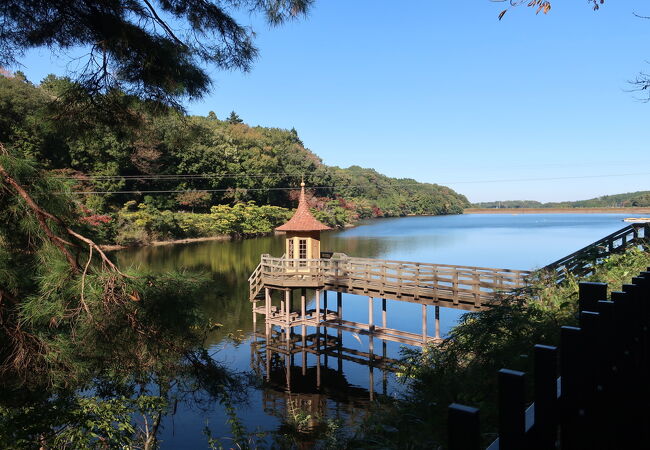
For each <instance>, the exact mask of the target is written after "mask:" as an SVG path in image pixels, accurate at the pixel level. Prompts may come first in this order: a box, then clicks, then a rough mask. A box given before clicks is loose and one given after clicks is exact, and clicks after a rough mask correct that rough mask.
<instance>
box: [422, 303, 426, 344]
mask: <svg viewBox="0 0 650 450" xmlns="http://www.w3.org/2000/svg"><path fill="white" fill-rule="evenodd" d="M422 343H423V344H426V343H427V305H425V304H422Z"/></svg>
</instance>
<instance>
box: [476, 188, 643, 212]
mask: <svg viewBox="0 0 650 450" xmlns="http://www.w3.org/2000/svg"><path fill="white" fill-rule="evenodd" d="M634 206H638V207H646V206H650V191H637V192H628V193H625V194H614V195H604V196H602V197H596V198H590V199H588V200H578V201H574V202H548V203H541V202H538V201H535V200H506V201H500V202H482V203H474V204H473V205H472V207H473V208H625V207H634Z"/></svg>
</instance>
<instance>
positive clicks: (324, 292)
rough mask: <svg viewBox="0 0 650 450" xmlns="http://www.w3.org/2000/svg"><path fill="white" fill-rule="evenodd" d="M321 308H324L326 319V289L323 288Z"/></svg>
mask: <svg viewBox="0 0 650 450" xmlns="http://www.w3.org/2000/svg"><path fill="white" fill-rule="evenodd" d="M323 309H324V310H325V320H327V290H323Z"/></svg>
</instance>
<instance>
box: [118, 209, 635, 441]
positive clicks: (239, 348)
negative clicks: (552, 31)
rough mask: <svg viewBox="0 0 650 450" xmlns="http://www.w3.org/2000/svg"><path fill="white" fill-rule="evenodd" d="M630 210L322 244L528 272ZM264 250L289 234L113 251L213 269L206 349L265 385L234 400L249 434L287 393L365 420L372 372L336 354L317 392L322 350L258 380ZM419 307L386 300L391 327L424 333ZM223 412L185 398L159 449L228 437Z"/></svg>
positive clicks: (418, 227) (399, 222) (422, 224)
mask: <svg viewBox="0 0 650 450" xmlns="http://www.w3.org/2000/svg"><path fill="white" fill-rule="evenodd" d="M624 217H625V216H624V215H618V214H522V215H505V214H504V215H501V214H495V215H489V214H476V215H462V216H438V217H408V218H398V219H378V220H373V221H368V222H366V223H363V224H362V225H361V226H358V227H356V228H351V229H348V230H344V231H333V232H327V233H323V237H322V246H321V247H322V250H330V251H336V252H343V253H346V254H348V255H351V256H359V257H369V258H382V259H393V260H405V261H418V262H431V263H441V264H458V265H470V266H483V267H496V268H511V269H528V270H529V269H534V268H538V267H542V266H544V265H546V264H548V263H551V262H553V261H555V260H557V259H559V258H561V257H563V256H565V255H567V254H569V253H572V252H574V251H575V250H577V249H579V248H581V247H584V246H586V245H588V244H590V243H591V242H593V241H595V240H597V239H599V238H601V237H604V236H605V235H607V234H610V233H612V232H614V231H616V230H618V229H620V228H623V227H624V226H625V225H626V224H625V223H623V222H622V221H621V220H622V219H623V218H624ZM262 253H269V254H272V255H275V256H280V255H281V254H282V253H284V244H283V238H282V237H281V236H273V237H264V238H257V239H249V240H244V241H233V242H218V241H212V242H204V243H195V244H186V245H175V246H164V247H152V248H142V249H135V250H125V251H121V252H118V254H117V256H118V260H119V262H120V264H121V265H135V266H142V267H148V268H149V269H151V270H161V271H162V270H168V269H173V268H176V269H181V268H185V269H201V270H207V271H209V272H210V273H212V275H213V277H214V278H215V280H216V281H217V284H218V288H217V289H216V290H215V291H214V292H210V293H207V294H206V297H205V299H204V300H203V310H204V312H205V314H206V315H208V316H209V317H210V318H211V319H212V320H214V321H215V322H218V323H221V324H223V327H222V328H221V329H220V331H219V332H217V333H216V334H214V335H213V336H211V340H210V342H209V345H210V350H211V351H212V352H214V354H215V358H216V359H217V360H219V361H221V362H223V363H224V364H225V365H226V366H227V367H229V368H231V369H233V370H237V371H242V372H244V371H255V370H257V371H258V372H257V374H256V378H257V379H259V380H260V386H259V387H257V388H251V390H250V392H249V393H248V395H247V400H246V401H245V402H240V403H238V404H237V405H236V407H237V413H238V415H239V417H240V418H241V420H242V422H243V423H244V425H245V426H246V427H247V428H248V429H249V431H254V430H257V429H259V430H266V431H273V430H276V429H277V428H278V427H279V426H280V425H281V422H282V419H283V417H286V415H287V406H286V405H287V401H289V400H291V401H294V402H298V403H302V404H310V405H312V406H311V408H312V409H311V410H310V411H311V412H312V413H313V412H314V411H315V412H316V413H317V414H318V415H319V416H321V417H323V416H327V417H338V418H340V419H342V420H344V421H348V420H354V419H358V418H360V417H361V416H362V415H363V413H364V410H365V408H366V407H367V405H368V402H369V401H370V394H369V388H370V384H371V382H370V380H371V376H370V371H369V369H368V367H366V366H363V365H360V364H357V363H354V362H351V361H342V362H339V361H338V360H337V359H336V358H333V357H331V356H330V357H329V358H328V359H327V360H325V359H324V357H321V363H320V364H321V368H320V371H321V386H320V389H317V388H316V382H315V379H316V356H315V355H308V357H307V360H306V367H307V372H306V376H302V375H301V366H302V361H301V360H300V355H296V356H297V358H296V360H295V361H294V364H295V367H294V368H293V369H292V370H291V377H292V385H291V390H289V389H287V386H286V378H285V375H284V374H286V371H285V372H282V373H280V372H278V371H275V372H273V371H272V372H273V373H272V377H271V382H270V383H265V384H264V383H262V380H263V377H262V375H263V374H264V367H260V366H261V365H260V364H259V363H257V362H256V361H255V358H254V357H253V356H254V354H255V352H254V351H253V348H254V347H253V348H252V347H251V343H252V342H253V341H254V340H255V337H254V336H253V324H252V314H251V304H250V302H249V301H248V281H247V279H248V277H249V275H250V274H251V273H252V271H253V270H254V269H255V267H256V266H257V264H258V263H259V258H260V255H261V254H262ZM313 303H314V299H313V298H312V299H311V300H310V305H309V306H308V307H313ZM330 308H331V306H330ZM379 308H380V302H379V301H377V302H376V304H375V309H376V311H375V317H381V316H380V309H379ZM343 311H344V316H345V318H346V319H347V320H354V321H359V322H364V323H367V321H368V300H367V298H366V297H359V296H354V295H344V298H343ZM420 311H421V308H420V306H419V305H414V304H409V303H405V302H397V301H388V327H390V328H397V329H401V330H405V331H412V332H416V333H420V332H421V318H420V317H421V316H420V314H421V313H420ZM460 314H461V312H459V311H455V310H451V309H448V308H441V328H442V333H447V332H448V331H449V329H450V328H451V327H452V326H453V325H454V323H456V321H457V320H458V317H459V315H460ZM260 319H262V317H261V316H260ZM429 319H430V322H431V323H430V324H429V325H428V328H429V330H432V329H433V314H429ZM260 325H261V323H258V327H259V326H260ZM260 328H261V327H260ZM308 331H309V332H313V331H314V330H308ZM343 345H344V346H345V347H348V348H353V349H358V350H360V351H367V348H368V342H367V337H365V336H353V335H351V334H349V333H344V334H343ZM375 345H377V344H375ZM376 348H377V347H376ZM399 351H400V346H399V345H398V344H395V343H390V342H389V343H387V355H388V356H389V357H398V356H399ZM262 366H263V365H262ZM372 375H373V377H372V380H373V382H372V391H373V392H375V393H376V394H383V393H385V394H386V395H396V394H397V393H399V392H400V390H401V389H403V387H402V386H401V385H400V384H399V383H398V382H396V380H395V379H394V377H393V375H391V374H384V373H382V371H380V370H378V369H375V370H374V372H373V374H372ZM199 395H200V393H199ZM226 419H227V418H226V415H225V412H224V407H223V406H222V405H219V404H215V405H208V406H207V407H206V405H202V407H200V408H199V407H198V406H197V404H196V403H195V402H192V401H187V402H185V403H183V404H179V405H178V407H177V410H176V413H175V414H174V415H172V416H170V417H167V418H166V419H165V421H164V423H163V426H164V428H163V432H162V434H161V436H160V437H161V439H162V440H163V447H164V448H205V447H206V438H205V436H204V435H203V433H202V430H203V429H204V427H205V426H206V424H207V425H208V426H209V427H210V429H211V430H212V435H213V436H215V437H227V436H228V435H229V434H230V429H229V427H228V426H227V424H226Z"/></svg>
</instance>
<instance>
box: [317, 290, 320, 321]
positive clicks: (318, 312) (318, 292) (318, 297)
mask: <svg viewBox="0 0 650 450" xmlns="http://www.w3.org/2000/svg"><path fill="white" fill-rule="evenodd" d="M316 324H317V326H318V329H319V330H320V290H319V289H316Z"/></svg>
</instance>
